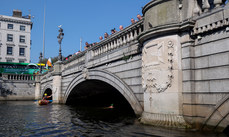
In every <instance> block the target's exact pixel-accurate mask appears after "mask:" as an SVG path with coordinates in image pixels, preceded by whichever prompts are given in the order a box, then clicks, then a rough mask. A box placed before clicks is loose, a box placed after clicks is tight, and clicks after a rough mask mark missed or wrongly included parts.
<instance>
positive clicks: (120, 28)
mask: <svg viewBox="0 0 229 137" xmlns="http://www.w3.org/2000/svg"><path fill="white" fill-rule="evenodd" d="M141 19H142V16H141V15H140V14H138V15H137V20H135V19H134V18H131V20H130V21H131V24H134V23H135V22H137V21H139V20H141ZM123 29H124V27H123V25H120V26H119V31H122V30H123ZM116 32H117V30H116V29H115V28H113V29H111V34H110V35H113V34H115V33H116ZM108 37H109V34H108V33H107V32H105V33H104V36H99V40H100V41H102V40H104V39H107V38H108ZM97 43H98V42H94V43H91V44H89V43H88V42H85V47H84V49H85V50H87V49H88V48H90V47H92V46H95V45H96V44H97ZM80 52H81V51H80V50H79V51H78V52H76V53H75V54H73V55H69V56H67V57H66V58H65V60H68V59H69V58H71V57H72V56H74V55H77V54H79V53H80Z"/></svg>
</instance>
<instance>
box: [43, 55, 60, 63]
mask: <svg viewBox="0 0 229 137" xmlns="http://www.w3.org/2000/svg"><path fill="white" fill-rule="evenodd" d="M62 58H64V57H62ZM51 60H52V64H54V63H55V62H57V61H58V56H56V57H51ZM47 61H48V58H44V59H42V60H41V61H39V63H44V64H46V63H47Z"/></svg>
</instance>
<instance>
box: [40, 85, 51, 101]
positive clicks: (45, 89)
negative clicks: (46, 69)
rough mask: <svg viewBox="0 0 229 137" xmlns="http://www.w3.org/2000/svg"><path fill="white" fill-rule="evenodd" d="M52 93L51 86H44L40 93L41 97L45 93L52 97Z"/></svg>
mask: <svg viewBox="0 0 229 137" xmlns="http://www.w3.org/2000/svg"><path fill="white" fill-rule="evenodd" d="M52 91H53V90H52V86H51V85H46V86H45V87H44V88H43V89H42V91H41V97H43V96H44V94H45V93H46V94H47V95H48V96H50V95H52V93H53V92H52ZM51 100H52V98H51Z"/></svg>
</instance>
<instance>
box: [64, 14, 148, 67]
mask: <svg viewBox="0 0 229 137" xmlns="http://www.w3.org/2000/svg"><path fill="white" fill-rule="evenodd" d="M143 20H144V18H143V19H141V20H140V21H137V22H135V23H134V24H132V25H130V26H128V27H126V28H125V29H123V30H121V31H119V32H116V33H114V34H112V35H110V36H109V37H108V38H106V39H104V40H102V41H100V42H99V43H97V44H96V45H94V46H92V47H90V48H89V49H87V50H85V51H83V52H81V53H79V54H77V55H73V57H71V58H70V59H68V60H67V61H64V62H63V64H64V66H63V68H62V69H63V70H64V69H65V68H67V67H69V66H71V65H74V64H78V63H81V62H84V61H85V60H86V58H87V60H90V59H92V58H94V57H96V56H99V55H101V54H104V53H107V52H109V51H112V50H114V49H117V48H120V47H122V46H125V45H127V44H129V43H131V42H134V41H136V40H137V36H138V35H139V34H140V33H141V32H143ZM86 54H89V56H88V55H86ZM86 56H87V57H86Z"/></svg>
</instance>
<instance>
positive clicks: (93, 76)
mask: <svg viewBox="0 0 229 137" xmlns="http://www.w3.org/2000/svg"><path fill="white" fill-rule="evenodd" d="M86 80H100V81H103V82H106V83H108V84H110V85H111V86H113V87H114V88H116V89H117V90H118V91H119V92H120V93H121V94H122V95H123V96H124V97H125V99H126V100H127V101H128V102H129V104H130V106H131V107H132V109H133V110H134V112H135V114H137V115H141V114H142V112H143V109H142V106H141V104H140V103H139V101H138V100H137V98H136V96H135V95H134V93H133V91H132V90H131V89H130V88H129V86H128V85H127V84H126V83H125V82H124V81H122V80H121V79H120V78H119V77H118V76H116V75H114V74H112V73H110V72H108V71H104V70H87V71H86V73H85V72H81V73H80V74H78V75H77V76H76V77H75V78H74V79H73V80H72V81H71V82H70V83H69V85H68V87H67V89H66V92H65V94H64V103H66V101H67V98H68V96H69V94H70V92H71V91H72V90H73V88H74V87H75V86H77V85H78V84H79V83H81V82H83V81H86Z"/></svg>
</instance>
